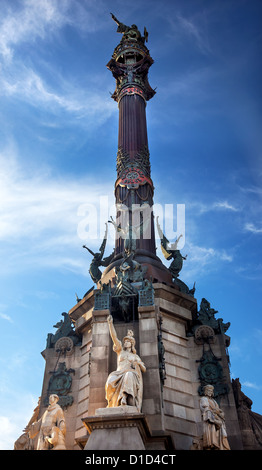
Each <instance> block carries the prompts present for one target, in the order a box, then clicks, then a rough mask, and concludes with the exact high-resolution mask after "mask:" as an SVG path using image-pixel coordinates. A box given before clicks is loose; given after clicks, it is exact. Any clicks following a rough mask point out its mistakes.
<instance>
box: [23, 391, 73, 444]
mask: <svg viewBox="0 0 262 470" xmlns="http://www.w3.org/2000/svg"><path fill="white" fill-rule="evenodd" d="M58 400H59V397H58V395H55V394H53V395H50V397H49V406H48V408H47V410H46V411H45V412H44V414H43V416H42V418H41V419H39V420H38V421H37V422H35V423H33V424H32V425H31V426H30V430H29V437H30V438H31V439H33V438H34V437H35V436H36V435H37V434H39V436H38V442H37V449H36V450H51V449H52V450H66V446H65V434H66V425H65V417H64V413H63V410H62V408H61V407H60V406H59V405H58V404H57V402H58Z"/></svg>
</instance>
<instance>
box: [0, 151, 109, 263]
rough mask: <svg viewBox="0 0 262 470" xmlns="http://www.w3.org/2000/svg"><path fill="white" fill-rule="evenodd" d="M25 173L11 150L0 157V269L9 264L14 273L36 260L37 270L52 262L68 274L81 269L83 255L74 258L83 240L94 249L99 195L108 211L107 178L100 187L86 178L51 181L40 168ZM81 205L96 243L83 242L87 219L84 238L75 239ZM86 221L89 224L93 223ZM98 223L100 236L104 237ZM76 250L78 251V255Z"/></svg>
mask: <svg viewBox="0 0 262 470" xmlns="http://www.w3.org/2000/svg"><path fill="white" fill-rule="evenodd" d="M27 170H28V169H26V168H23V169H22V168H21V166H20V164H19V162H18V160H17V158H16V155H15V151H14V149H13V148H12V147H10V148H7V149H6V150H5V151H3V152H2V154H0V177H1V181H2V184H1V187H0V240H1V241H2V249H1V256H2V258H1V259H2V268H3V265H5V269H7V270H8V269H15V266H16V267H17V269H19V266H21V267H22V268H23V269H25V268H26V266H28V265H32V264H34V263H36V261H37V263H39V265H41V266H55V265H56V263H57V266H63V267H65V268H66V267H68V269H71V270H77V269H78V268H81V269H82V268H83V266H84V265H85V269H86V257H85V256H82V258H81V257H80V256H79V255H80V252H81V255H82V251H81V247H82V245H83V243H84V242H88V243H89V244H90V247H96V245H97V244H98V243H99V239H100V238H99V237H100V235H101V234H100V225H99V223H100V220H99V213H100V212H99V211H100V209H101V207H100V196H101V195H105V196H107V195H109V203H108V207H109V209H110V207H111V206H112V205H113V203H114V201H113V196H112V187H113V180H112V181H110V180H109V181H108V184H106V185H103V188H102V187H101V185H99V184H97V183H95V182H93V181H92V180H91V179H90V178H88V177H83V178H82V179H81V178H77V179H73V178H72V177H71V178H70V179H69V178H62V177H60V178H57V179H56V178H54V177H53V176H52V174H51V171H50V170H49V171H48V169H47V168H46V167H45V168H43V169H41V168H39V170H38V171H36V172H32V171H31V172H30V174H28V172H27ZM41 170H43V171H41ZM110 197H111V198H112V200H110ZM83 204H88V207H91V208H93V209H94V211H96V213H97V214H98V216H97V224H96V225H97V237H98V239H91V240H88V231H89V226H88V221H87V223H86V233H87V239H86V240H83V239H80V238H79V234H78V231H77V229H78V224H79V223H80V221H81V220H82V219H83V217H84V216H85V217H88V216H89V215H90V214H89V213H88V211H86V213H84V214H83V215H82V216H81V213H80V214H79V212H78V209H79V207H81V206H82V205H83ZM113 215H114V214H113ZM104 216H105V221H104V222H106V220H107V217H108V214H106V213H105V214H104ZM92 222H93V223H94V224H95V220H94V219H93V220H92ZM104 222H103V229H102V228H101V230H103V234H102V235H101V238H102V237H103V235H104ZM89 224H90V220H89ZM101 225H102V223H101ZM3 244H5V249H3V246H4V245H3ZM7 245H8V247H9V248H8V255H7V252H6V246H7ZM69 247H70V256H69V255H68V252H69V251H68V248H69ZM76 250H79V251H77V252H78V256H76ZM5 269H3V272H4V271H5Z"/></svg>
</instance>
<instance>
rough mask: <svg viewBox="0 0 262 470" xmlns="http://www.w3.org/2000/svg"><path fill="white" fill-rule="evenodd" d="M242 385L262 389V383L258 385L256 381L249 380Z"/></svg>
mask: <svg viewBox="0 0 262 470" xmlns="http://www.w3.org/2000/svg"><path fill="white" fill-rule="evenodd" d="M242 385H243V386H244V387H247V388H253V389H254V390H262V386H261V385H257V384H256V383H254V382H249V381H245V382H243V383H242Z"/></svg>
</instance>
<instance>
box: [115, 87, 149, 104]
mask: <svg viewBox="0 0 262 470" xmlns="http://www.w3.org/2000/svg"><path fill="white" fill-rule="evenodd" d="M125 95H139V96H141V98H143V100H144V101H145V104H146V98H145V95H144V92H143V90H142V88H140V87H138V86H133V85H130V86H127V87H125V88H123V89H122V90H120V92H119V94H118V103H119V102H120V100H121V98H123V96H125Z"/></svg>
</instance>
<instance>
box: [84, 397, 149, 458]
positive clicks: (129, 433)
mask: <svg viewBox="0 0 262 470" xmlns="http://www.w3.org/2000/svg"><path fill="white" fill-rule="evenodd" d="M82 421H83V423H84V425H85V427H86V428H87V430H88V433H89V438H88V440H87V443H86V446H85V450H145V448H146V447H145V443H146V441H147V440H148V439H149V438H150V431H149V428H148V425H147V421H146V418H145V415H144V414H142V413H139V412H138V411H137V409H136V407H134V406H120V407H116V408H99V409H97V410H96V413H95V415H94V416H88V417H86V418H83V420H82Z"/></svg>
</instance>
